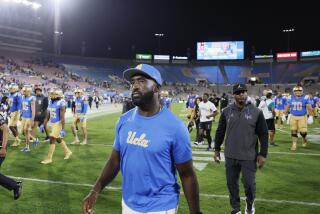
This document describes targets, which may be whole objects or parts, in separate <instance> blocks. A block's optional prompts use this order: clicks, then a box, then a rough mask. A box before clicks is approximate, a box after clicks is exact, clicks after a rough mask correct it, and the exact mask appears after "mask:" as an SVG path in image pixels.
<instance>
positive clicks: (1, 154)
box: [0, 148, 7, 158]
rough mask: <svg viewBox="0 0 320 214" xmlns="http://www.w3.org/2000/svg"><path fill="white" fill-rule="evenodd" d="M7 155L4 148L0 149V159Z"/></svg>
mask: <svg viewBox="0 0 320 214" xmlns="http://www.w3.org/2000/svg"><path fill="white" fill-rule="evenodd" d="M6 154H7V150H6V149H5V148H1V149H0V157H2V158H4V157H6Z"/></svg>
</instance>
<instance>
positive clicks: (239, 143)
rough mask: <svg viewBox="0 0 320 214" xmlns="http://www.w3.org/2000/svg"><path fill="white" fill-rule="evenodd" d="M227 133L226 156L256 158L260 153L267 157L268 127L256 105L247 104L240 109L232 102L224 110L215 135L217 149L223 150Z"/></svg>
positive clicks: (242, 158) (243, 158) (241, 158)
mask: <svg viewBox="0 0 320 214" xmlns="http://www.w3.org/2000/svg"><path fill="white" fill-rule="evenodd" d="M225 135H226V140H225V149H224V155H225V157H227V158H232V159H237V160H255V159H256V157H257V155H258V154H260V155H262V156H264V157H267V154H268V127H267V123H266V120H265V118H264V116H263V113H262V111H261V110H260V109H258V108H257V107H255V106H254V105H252V104H246V105H245V107H244V108H243V109H242V110H240V109H239V108H238V107H237V106H236V105H235V104H232V105H230V106H228V107H226V108H225V109H224V110H223V111H222V114H221V116H220V120H219V124H218V128H217V131H216V136H215V146H214V148H215V151H220V150H221V145H222V143H223V140H224V136H225ZM258 139H259V142H260V152H259V149H258V147H259V145H258Z"/></svg>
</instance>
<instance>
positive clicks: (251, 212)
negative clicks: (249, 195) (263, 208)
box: [245, 203, 256, 214]
mask: <svg viewBox="0 0 320 214" xmlns="http://www.w3.org/2000/svg"><path fill="white" fill-rule="evenodd" d="M255 212H256V209H255V208H254V204H252V205H251V206H248V204H247V203H246V209H245V214H255Z"/></svg>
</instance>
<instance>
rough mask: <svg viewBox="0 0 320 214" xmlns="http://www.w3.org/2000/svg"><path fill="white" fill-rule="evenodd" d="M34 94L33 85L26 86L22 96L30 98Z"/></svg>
mask: <svg viewBox="0 0 320 214" xmlns="http://www.w3.org/2000/svg"><path fill="white" fill-rule="evenodd" d="M31 93H32V86H31V85H24V86H23V88H22V94H23V95H25V96H30V95H31Z"/></svg>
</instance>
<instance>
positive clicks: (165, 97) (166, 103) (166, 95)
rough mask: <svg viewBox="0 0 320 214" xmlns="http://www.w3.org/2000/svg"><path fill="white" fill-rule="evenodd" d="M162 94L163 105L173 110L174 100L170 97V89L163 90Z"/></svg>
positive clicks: (161, 101)
mask: <svg viewBox="0 0 320 214" xmlns="http://www.w3.org/2000/svg"><path fill="white" fill-rule="evenodd" d="M160 96H161V99H160V104H161V106H162V107H167V108H168V109H170V110H171V104H172V101H171V99H170V98H169V91H161V93H160Z"/></svg>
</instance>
